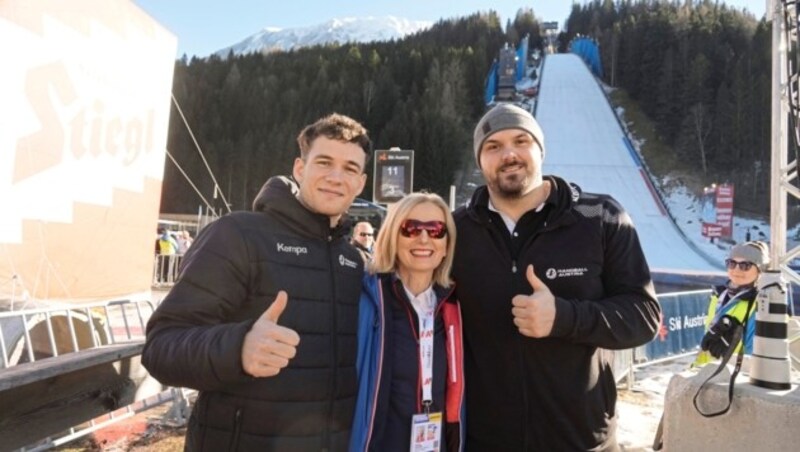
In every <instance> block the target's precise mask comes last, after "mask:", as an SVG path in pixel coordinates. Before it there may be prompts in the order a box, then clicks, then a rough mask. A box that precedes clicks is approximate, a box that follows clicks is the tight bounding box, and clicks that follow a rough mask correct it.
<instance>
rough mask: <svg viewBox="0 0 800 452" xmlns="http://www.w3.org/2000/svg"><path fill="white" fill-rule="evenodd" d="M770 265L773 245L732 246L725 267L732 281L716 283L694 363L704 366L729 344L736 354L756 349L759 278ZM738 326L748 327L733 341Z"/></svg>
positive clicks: (747, 352)
mask: <svg viewBox="0 0 800 452" xmlns="http://www.w3.org/2000/svg"><path fill="white" fill-rule="evenodd" d="M768 264H769V248H768V247H767V244H766V243H764V242H747V243H742V244H740V245H736V246H734V247H733V248H731V251H730V254H729V255H728V258H727V259H725V267H726V268H727V269H728V282H727V283H726V284H725V285H724V286H716V287H714V288H713V290H712V292H711V299H710V300H709V303H708V314H707V315H706V334H705V335H704V336H703V340H702V341H701V343H700V348H701V350H700V352H699V353H698V354H697V358H695V361H694V363H693V366H702V365H704V364H707V363H708V362H710V361H712V360H713V359H714V358H720V357H722V355H723V354H724V353H725V351H727V350H728V348H729V347H731V346H733V347H735V349H734V353H738V352H739V349H741V348H742V346H744V352H745V354H748V355H750V354H752V352H753V337H754V336H755V330H756V328H755V324H756V321H755V316H754V315H753V312H754V311H755V308H756V303H755V300H756V296H757V295H758V287H757V284H758V279H759V277H760V276H761V272H763V271H764V270H766V268H767V265H768ZM736 326H742V327H743V328H744V331H743V335H742V340H741V341H740V342H739V343H738V344H732V342H733V341H732V337H733V334H734V331H735V328H734V327H736Z"/></svg>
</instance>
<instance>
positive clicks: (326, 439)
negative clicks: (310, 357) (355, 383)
mask: <svg viewBox="0 0 800 452" xmlns="http://www.w3.org/2000/svg"><path fill="white" fill-rule="evenodd" d="M332 241H333V236H331V235H328V259H329V260H330V262H333V250H332V247H331V243H332ZM329 268H330V272H331V383H330V391H331V392H330V398H329V399H328V416H327V420H326V422H325V432H324V433H323V437H322V441H323V443H322V450H323V451H327V450H330V447H331V424H332V423H333V404H334V402H335V399H336V374H337V370H338V369H337V365H336V363H338V362H339V360H338V356H337V352H336V349H337V342H336V304H337V301H336V272H335V271H334V267H333V265H331V266H330V267H329Z"/></svg>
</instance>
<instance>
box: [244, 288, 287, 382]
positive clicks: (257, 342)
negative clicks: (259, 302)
mask: <svg viewBox="0 0 800 452" xmlns="http://www.w3.org/2000/svg"><path fill="white" fill-rule="evenodd" d="M288 301H289V296H288V295H287V294H286V292H284V291H280V292H278V295H277V296H276V297H275V301H273V302H272V304H271V305H270V306H269V308H267V310H266V311H264V313H263V314H261V317H259V318H258V320H256V323H254V324H253V326H252V327H251V328H250V331H248V332H247V334H246V335H245V336H244V344H242V367H243V368H244V371H245V372H247V373H248V374H250V375H252V376H254V377H272V376H275V375H278V373H279V372H280V371H281V369H283V368H284V367H286V366H287V365H289V360H290V359H292V358H294V355H295V354H296V353H297V344H299V343H300V336H298V335H297V332H295V331H294V330H292V329H290V328H286V327H283V326H280V325H278V319H279V318H280V316H281V314H282V313H283V310H284V309H286V304H287V302H288Z"/></svg>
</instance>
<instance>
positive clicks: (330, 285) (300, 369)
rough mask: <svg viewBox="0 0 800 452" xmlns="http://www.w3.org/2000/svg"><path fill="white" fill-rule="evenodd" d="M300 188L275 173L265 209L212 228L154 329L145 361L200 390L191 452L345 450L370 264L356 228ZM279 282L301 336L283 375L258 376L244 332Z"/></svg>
mask: <svg viewBox="0 0 800 452" xmlns="http://www.w3.org/2000/svg"><path fill="white" fill-rule="evenodd" d="M293 191H295V192H296V187H294V184H293V183H292V182H291V181H290V180H289V179H286V178H282V177H275V178H272V179H270V180H269V181H267V183H266V184H265V185H264V187H263V188H262V190H261V193H259V195H258V197H257V199H256V201H255V202H254V209H255V210H257V211H256V212H235V213H232V214H230V215H227V216H225V217H222V218H220V219H219V220H217V221H216V222H214V223H212V224H211V225H209V226H208V227H206V228H205V229H204V230H203V231H202V232H201V233H200V235H199V236H198V237H197V240H196V241H195V242H194V244H193V245H192V247H191V248H190V249H189V252H188V253H187V254H186V257H185V258H184V261H183V262H184V264H183V267H182V269H181V274H180V277H179V279H178V282H177V283H176V284H175V286H174V287H173V288H172V290H171V291H170V292H169V294H168V295H167V297H166V298H165V299H164V301H163V302H162V303H161V305H160V306H159V307H158V309H157V310H156V312H155V313H154V314H153V316H152V318H151V319H150V321H149V323H148V325H147V341H146V344H145V348H144V352H143V355H142V361H143V363H144V365H145V367H146V368H147V369H148V370H149V371H150V373H151V374H152V375H153V376H154V377H155V378H156V379H158V380H159V381H161V382H162V383H164V384H167V385H171V386H181V387H189V388H194V389H198V390H199V391H200V394H199V397H198V400H197V402H196V403H195V406H194V409H193V412H192V417H191V419H190V421H189V430H188V432H187V440H186V449H187V450H198V451H219V450H258V451H271V450H292V451H318V450H331V451H337V450H346V449H347V446H348V441H349V437H350V427H351V423H352V418H353V410H354V404H355V395H356V369H355V359H356V329H357V322H358V299H359V294H360V291H361V278H362V275H363V262H362V260H361V257H360V256H359V255H358V253H357V252H356V250H355V249H353V247H352V246H350V244H349V243H347V240H346V237H345V235H346V233H347V232H349V231H347V229H348V227H349V224H341V225H340V226H339V227H337V228H335V229H331V228H330V220H329V219H328V217H327V216H324V215H319V214H315V213H312V212H310V211H309V210H308V209H306V208H305V207H303V206H302V205H301V204H300V202H299V201H298V200H297V198H296V197H295V196H294V194H293V193H292V192H293ZM345 223H346V222H345ZM280 290H285V291H286V292H287V293H288V295H289V301H288V304H287V307H286V310H285V311H284V312H283V314H282V315H281V317H280V319H279V320H278V323H279V324H280V325H283V326H286V327H288V328H291V329H293V330H295V331H296V332H297V333H298V334H299V336H300V344H299V345H298V347H297V355H296V356H295V357H294V358H293V359H292V360H290V362H289V365H288V367H286V368H284V369H283V370H282V371H281V372H280V373H279V374H278V375H276V376H274V377H267V378H253V377H251V376H249V375H247V374H246V373H245V372H244V371H243V369H242V358H241V351H242V344H243V341H244V337H245V334H246V333H247V332H248V331H249V330H250V328H251V326H252V325H253V323H254V322H255V320H256V319H257V318H258V317H259V316H260V315H261V314H262V313H263V312H264V311H265V310H266V309H267V307H268V306H269V305H270V304H271V303H272V301H273V300H274V299H275V296H276V294H277V293H278V291H280Z"/></svg>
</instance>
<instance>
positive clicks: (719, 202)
mask: <svg viewBox="0 0 800 452" xmlns="http://www.w3.org/2000/svg"><path fill="white" fill-rule="evenodd" d="M701 204H702V212H701V221H702V228H703V229H702V232H703V236H704V237H730V236H731V232H732V230H733V185H731V184H723V185H718V186H711V187H706V188H705V189H704V190H703V196H702V199H701Z"/></svg>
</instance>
